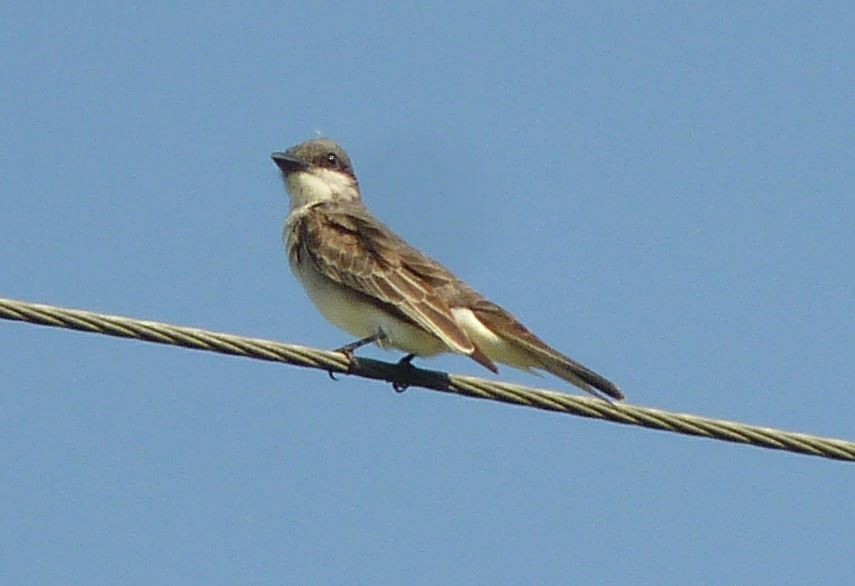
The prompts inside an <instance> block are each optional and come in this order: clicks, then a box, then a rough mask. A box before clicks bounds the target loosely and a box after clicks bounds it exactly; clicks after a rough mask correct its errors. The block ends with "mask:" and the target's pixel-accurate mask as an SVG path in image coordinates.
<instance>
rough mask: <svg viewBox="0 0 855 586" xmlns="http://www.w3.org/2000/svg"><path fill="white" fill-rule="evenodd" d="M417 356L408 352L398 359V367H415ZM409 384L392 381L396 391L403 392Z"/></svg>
mask: <svg viewBox="0 0 855 586" xmlns="http://www.w3.org/2000/svg"><path fill="white" fill-rule="evenodd" d="M415 357H416V355H415V354H407V355H406V356H404V357H403V358H401V359H400V360H399V361H398V368H415V367H414V366H413V359H414V358H415ZM408 387H409V385H405V384H401V383H392V388H393V389H395V392H396V393H403V392H404V391H406V390H407V388H408Z"/></svg>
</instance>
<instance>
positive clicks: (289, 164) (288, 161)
mask: <svg viewBox="0 0 855 586" xmlns="http://www.w3.org/2000/svg"><path fill="white" fill-rule="evenodd" d="M270 158H271V159H273V162H274V163H276V165H277V166H278V167H279V168H280V169H282V172H283V173H285V174H286V175H287V174H288V173H293V172H294V171H300V170H302V169H305V168H306V167H308V165H307V164H306V163H305V162H303V161H301V160H300V159H298V158H297V157H295V156H294V155H289V154H288V153H273V154H272V155H270Z"/></svg>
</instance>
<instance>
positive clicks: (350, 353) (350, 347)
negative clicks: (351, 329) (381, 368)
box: [327, 333, 383, 380]
mask: <svg viewBox="0 0 855 586" xmlns="http://www.w3.org/2000/svg"><path fill="white" fill-rule="evenodd" d="M382 337H383V335H382V334H380V333H378V334H374V335H373V336H366V337H365V338H360V339H359V340H356V341H355V342H351V343H350V344H345V345H344V346H341V347H339V348H336V349H335V350H333V352H338V353H339V354H344V356H345V357H346V358H347V361H348V362H349V363H350V365H349V368H348V371H349V370H350V369H351V368H353V365H354V363H355V362H357V360H359V359H358V358H357V357H356V356H355V355H354V351H355V350H356V349H358V348H362V347H363V346H367V345H368V344H372V343H374V342H377V341H378V340H381V339H382ZM327 374H328V375H330V378H331V379H333V380H338V379H337V378H336V377H335V373H334V372H333V371H332V370H328V371H327Z"/></svg>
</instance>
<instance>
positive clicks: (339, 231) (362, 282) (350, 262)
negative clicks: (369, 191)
mask: <svg viewBox="0 0 855 586" xmlns="http://www.w3.org/2000/svg"><path fill="white" fill-rule="evenodd" d="M299 222H300V223H299V227H298V230H297V231H298V233H299V236H298V238H299V240H300V241H301V245H300V246H296V247H295V246H289V250H291V254H292V255H294V254H296V255H298V257H301V255H304V254H305V255H307V256H308V257H309V258H310V259H311V261H312V262H314V264H315V265H316V266H317V268H318V270H319V271H320V272H321V273H322V274H323V275H325V276H326V277H328V278H330V279H332V280H333V281H336V282H338V283H340V284H342V285H345V286H347V287H350V288H352V289H355V290H356V291H359V292H360V293H362V294H364V295H366V296H368V297H369V298H372V299H373V300H375V301H378V302H380V303H384V304H387V305H390V306H393V307H394V308H395V309H396V310H397V313H398V314H400V315H403V316H404V317H405V318H406V319H408V320H410V321H411V322H413V323H414V324H416V325H418V326H420V327H422V328H423V329H425V330H427V331H428V332H430V333H431V334H433V335H435V336H436V337H437V338H439V339H440V340H442V341H443V342H444V343H445V344H447V345H448V346H449V347H450V348H452V349H454V350H456V351H457V352H460V353H463V354H469V355H473V354H478V358H476V359H479V358H480V359H479V362H482V364H485V363H484V362H483V361H486V362H487V363H489V364H490V365H492V362H490V361H489V359H487V358H486V356H483V354H482V353H480V352H477V349H476V347H475V345H474V344H473V343H472V340H471V339H470V338H469V336H468V335H467V334H466V332H465V331H464V330H463V329H462V328H461V327H460V326H459V325H458V324H457V322H456V321H455V319H454V316H453V314H452V313H451V308H450V307H449V305H448V303H447V302H446V301H445V300H444V299H443V298H442V297H441V296H440V295H438V294H437V292H436V291H435V288H436V286H437V285H443V284H444V285H448V284H453V283H456V282H458V281H457V279H456V277H454V275H452V274H451V273H450V272H449V271H448V270H447V269H445V268H444V267H442V266H441V265H440V264H439V263H437V262H435V261H433V260H432V259H430V258H428V257H427V256H425V255H424V254H422V253H421V252H419V251H418V250H416V249H415V248H413V247H411V246H410V245H408V244H407V243H406V242H405V241H404V240H403V239H401V238H400V237H398V236H397V235H396V234H394V233H393V232H392V231H391V230H390V229H389V228H387V227H386V226H385V225H383V224H381V223H380V222H379V221H378V220H377V219H375V218H374V217H373V216H371V214H370V213H369V212H368V211H367V210H366V209H365V207H364V206H362V205H361V204H358V203H355V202H326V203H324V204H320V205H317V206H313V209H312V210H311V211H309V212H308V213H306V214H304V215H303V216H302V217H301V218H300V219H299ZM294 248H299V250H296V251H295V250H293V249H294ZM485 366H487V364H485ZM488 368H490V366H488ZM491 369H495V365H492V368H491Z"/></svg>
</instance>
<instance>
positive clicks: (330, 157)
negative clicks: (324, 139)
mask: <svg viewBox="0 0 855 586" xmlns="http://www.w3.org/2000/svg"><path fill="white" fill-rule="evenodd" d="M327 164H328V165H329V166H330V167H337V166H338V156H337V155H336V154H335V153H327Z"/></svg>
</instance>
